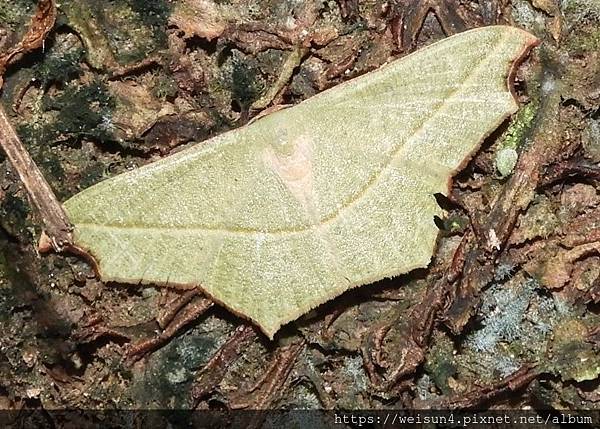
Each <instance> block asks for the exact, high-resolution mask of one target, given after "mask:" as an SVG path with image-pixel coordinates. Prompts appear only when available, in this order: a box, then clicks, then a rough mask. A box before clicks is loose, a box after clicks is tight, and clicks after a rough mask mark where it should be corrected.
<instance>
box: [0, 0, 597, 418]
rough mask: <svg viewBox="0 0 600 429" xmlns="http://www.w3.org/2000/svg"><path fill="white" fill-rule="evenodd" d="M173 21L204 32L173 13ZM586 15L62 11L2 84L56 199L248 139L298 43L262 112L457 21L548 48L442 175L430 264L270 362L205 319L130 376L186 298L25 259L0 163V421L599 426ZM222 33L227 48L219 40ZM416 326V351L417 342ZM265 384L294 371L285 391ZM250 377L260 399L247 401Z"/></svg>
mask: <svg viewBox="0 0 600 429" xmlns="http://www.w3.org/2000/svg"><path fill="white" fill-rule="evenodd" d="M36 3H37V2H36V1H35V0H14V1H2V0H0V5H1V6H2V7H0V27H1V28H0V51H1V52H7V51H8V50H9V49H10V47H12V46H14V45H15V44H17V43H18V42H19V41H20V40H21V38H22V36H23V34H24V33H25V32H26V30H27V27H28V23H29V22H30V21H31V18H32V15H33V14H34V13H35V6H36ZM109 3H110V4H109ZM179 4H188V5H189V4H191V5H200V6H202V7H204V6H205V5H206V7H207V8H208V9H207V10H209V11H210V10H211V9H212V10H217V11H218V16H216V15H212V14H196V13H195V12H194V11H193V10H191V9H190V10H191V13H187V12H186V10H184V9H178V10H174V9H175V8H174V6H177V5H179ZM552 4H554V6H558V7H559V9H560V11H559V12H556V10H554V11H553V10H552V8H550V7H547V6H548V5H552ZM405 5H409V6H410V7H404V6H405ZM432 5H434V6H435V10H436V12H433V11H432V10H431V6H432ZM599 5H600V4H599V3H598V1H597V0H561V1H558V0H549V1H548V0H545V1H543V2H540V1H537V0H536V1H534V2H531V1H529V0H501V1H497V0H473V1H469V2H465V1H458V0H402V1H390V0H368V1H356V0H337V1H336V0H326V1H321V0H218V1H213V0H189V1H188V0H185V1H184V0H181V1H177V2H175V1H168V0H111V2H94V1H92V0H89V1H88V0H85V1H84V0H81V1H77V2H74V1H66V0H65V1H61V2H60V3H59V5H58V15H57V26H56V28H54V29H53V31H52V32H51V33H50V34H49V35H48V37H47V38H46V40H45V43H44V46H45V48H44V50H38V51H36V52H31V53H29V54H28V55H27V56H26V57H24V58H23V59H22V60H21V61H18V62H15V63H14V64H13V65H12V66H10V67H9V68H8V69H7V72H6V74H5V75H4V76H3V77H4V81H5V85H4V86H3V88H2V93H1V94H0V103H2V105H3V106H4V109H5V111H6V112H7V113H8V115H9V119H10V121H11V123H12V125H13V126H14V127H15V129H16V130H17V132H18V134H19V136H20V138H21V139H22V141H23V143H24V144H25V145H26V147H27V149H28V151H29V152H30V153H31V154H32V156H33V157H34V159H35V161H36V163H37V165H38V166H39V167H40V169H41V170H42V171H43V174H44V177H46V179H47V180H48V181H49V182H50V185H51V187H52V188H53V189H54V191H55V192H56V193H57V195H58V197H59V198H60V200H61V201H64V200H66V199H68V198H69V197H71V196H73V195H75V194H76V193H78V192H80V191H81V190H83V189H86V188H88V187H90V186H92V185H94V184H96V183H99V182H101V181H103V180H106V179H107V178H110V177H114V176H116V175H118V174H120V173H122V172H125V171H130V170H133V169H135V168H137V167H139V166H142V165H145V164H149V163H151V162H153V161H155V160H157V159H161V158H163V157H165V156H166V155H167V154H168V153H174V152H176V151H178V150H180V149H182V148H184V147H185V146H186V145H187V144H188V142H201V141H202V140H204V139H207V138H209V137H212V136H213V135H215V134H220V133H223V132H225V131H227V130H230V129H232V128H237V127H239V126H242V125H244V124H245V123H247V121H248V120H249V118H252V117H253V116H255V115H256V114H257V113H258V112H252V111H249V108H250V106H252V105H253V104H254V102H256V101H257V100H260V99H262V98H263V95H264V94H267V93H270V92H271V90H272V88H273V87H274V86H277V85H278V84H279V82H280V81H281V79H280V78H281V76H282V75H283V74H284V71H285V70H284V69H285V68H286V67H287V66H286V63H287V58H289V57H290V52H292V51H293V50H295V49H296V48H297V46H298V45H297V44H298V43H303V45H301V46H300V48H302V49H304V48H305V47H306V46H309V48H308V52H306V54H305V55H304V56H303V57H302V59H301V63H300V65H299V66H297V67H295V69H294V71H293V75H292V78H291V79H290V81H289V82H287V85H285V86H283V87H280V89H279V91H278V93H277V95H276V97H275V99H274V101H273V103H274V104H286V103H287V104H297V103H298V102H300V101H302V100H304V99H307V98H308V97H310V96H312V95H314V94H316V93H318V92H321V91H323V90H324V89H326V88H329V87H332V86H334V85H336V84H338V83H340V82H343V81H346V80H349V79H351V78H353V77H355V76H358V75H361V74H364V73H365V72H368V71H370V70H374V69H376V68H378V67H379V66H381V65H382V64H384V63H386V62H389V61H392V60H393V59H395V58H400V57H402V56H404V55H407V54H408V53H410V52H411V51H413V49H417V48H420V47H423V46H427V45H429V44H431V43H433V42H435V41H438V40H440V39H442V38H444V37H446V36H450V35H451V34H453V31H454V30H453V29H457V28H460V27H461V25H462V27H463V28H477V27H481V26H483V25H491V24H494V23H503V24H508V25H513V26H518V27H520V28H523V29H526V30H527V31H529V32H531V33H532V34H535V35H536V36H537V37H538V38H540V39H541V40H542V43H541V45H540V46H539V47H538V48H537V49H535V50H533V52H532V54H531V55H530V56H529V57H528V59H527V60H526V61H525V62H524V63H523V64H522V66H521V67H520V68H519V70H518V73H517V75H516V78H515V92H516V94H517V97H518V101H519V105H520V109H519V111H518V112H517V114H515V115H513V116H512V117H511V118H510V119H508V120H507V121H506V122H505V123H504V124H503V125H501V126H500V127H499V128H498V129H497V131H496V132H494V133H493V134H492V135H490V136H489V137H488V138H487V139H486V140H485V141H484V143H483V145H482V147H481V148H480V150H478V151H477V152H476V153H475V155H474V157H473V159H472V160H471V161H470V162H469V163H468V165H466V166H465V168H464V169H463V170H462V171H461V173H460V174H458V175H457V176H456V177H455V180H454V183H453V186H452V190H451V194H450V198H451V199H452V202H448V201H445V200H444V198H440V203H441V204H442V206H443V207H444V210H445V213H444V217H443V218H441V219H438V220H437V225H438V227H440V228H441V230H442V231H441V234H440V235H439V237H438V244H437V246H436V250H435V253H434V256H433V259H432V262H431V264H430V266H429V267H428V268H427V269H420V270H414V271H412V272H411V273H410V274H407V275H402V276H398V277H394V278H393V279H387V280H383V281H381V282H378V283H377V284H373V285H370V286H368V287H359V288H355V289H353V290H351V291H348V292H347V293H345V294H343V295H342V296H340V297H338V298H336V299H333V300H331V301H329V302H328V303H326V304H324V305H322V306H320V307H318V308H317V309H315V310H314V311H311V312H309V313H308V314H307V315H305V316H303V317H301V318H300V319H298V320H297V321H295V322H292V323H289V324H288V325H287V326H286V327H284V328H283V329H282V330H281V332H280V334H279V335H277V336H276V341H272V342H271V341H268V340H266V338H265V336H264V335H261V334H257V333H255V332H254V330H253V327H252V324H250V323H246V322H245V321H244V320H241V319H240V318H237V317H234V316H232V314H231V312H229V311H228V310H226V309H225V308H223V307H222V306H220V305H213V306H211V308H210V310H209V311H207V312H206V313H205V314H204V315H203V316H200V317H198V318H197V319H196V320H195V321H193V322H191V323H189V324H187V325H186V326H185V327H184V328H183V329H181V330H179V331H178V335H176V336H175V337H172V338H168V339H167V341H166V342H163V345H162V347H160V348H158V349H155V350H154V351H153V352H152V353H148V354H146V355H145V356H143V357H142V358H141V359H139V360H137V361H136V362H135V363H133V364H132V363H131V362H130V361H129V360H128V359H127V356H128V354H129V351H130V350H131V349H132V348H135V346H137V345H138V344H140V343H142V344H143V343H144V342H145V341H146V340H148V339H154V338H164V336H163V335H164V334H165V333H168V332H171V331H172V330H173V329H174V328H173V327H172V325H174V326H175V327H177V326H179V323H178V322H181V317H180V316H182V315H181V314H178V315H177V317H175V318H174V319H172V315H173V312H174V311H176V310H177V307H178V306H177V305H175V306H173V305H172V304H173V303H175V304H177V303H181V301H182V300H183V301H186V299H184V298H186V297H187V296H188V294H190V293H191V292H194V291H195V290H194V289H191V290H187V291H176V290H171V289H169V288H164V287H157V286H151V285H145V286H144V285H127V284H119V283H114V282H108V283H104V282H102V281H100V280H99V279H98V278H97V277H96V276H95V274H94V272H93V270H92V269H91V267H90V266H89V265H88V264H87V263H86V262H85V261H84V260H83V259H80V258H77V257H72V256H66V255H57V254H53V253H50V254H45V255H39V253H38V252H37V243H38V238H39V233H40V226H41V223H40V220H39V219H38V217H37V216H36V215H35V211H33V210H32V209H31V206H30V204H29V202H28V198H27V194H26V192H25V190H24V188H23V186H22V184H21V183H20V181H19V179H18V177H17V175H16V173H15V172H14V170H13V169H12V168H11V166H10V164H9V163H8V161H7V160H6V159H5V158H2V157H3V154H2V153H1V151H0V331H1V332H2V335H1V336H0V406H1V407H2V408H8V409H13V410H16V411H17V412H18V413H19V415H20V416H23V417H25V418H27V416H31V417H32V418H33V417H35V416H38V417H39V418H38V420H37V421H35V422H33V421H32V422H30V423H29V424H27V423H26V422H25V424H21V425H20V426H19V427H29V426H33V427H41V426H42V424H41V423H45V424H47V426H48V427H57V426H60V425H61V422H60V421H58V422H57V421H50V420H48V418H49V417H50V418H51V417H52V416H53V415H55V414H54V413H52V412H49V413H48V412H46V411H47V410H52V409H86V410H96V409H103V410H115V409H120V408H138V409H139V408H142V409H144V408H161V409H164V408H193V407H194V405H195V404H197V408H198V409H216V410H219V413H220V412H221V411H222V410H227V409H231V408H233V407H235V406H239V404H240V403H242V404H243V403H244V402H246V403H257V401H258V402H259V403H262V404H265V403H269V405H268V406H269V407H270V408H278V409H282V408H283V409H292V408H322V407H326V408H330V409H339V410H350V409H375V410H378V409H389V408H393V409H398V408H402V409H423V408H446V409H447V408H451V409H454V410H456V409H460V408H464V407H474V408H485V407H489V408H497V409H515V408H516V409H521V408H524V407H527V408H530V409H535V410H537V412H538V413H540V414H542V416H540V417H542V418H543V419H544V420H545V417H546V416H543V414H544V411H543V410H551V411H554V410H556V411H563V412H564V411H565V410H582V409H592V410H597V409H600V378H599V377H596V378H595V379H593V380H592V379H591V378H592V377H595V375H596V374H597V368H598V359H599V356H600V347H599V344H600V330H599V329H598V326H599V325H600V316H599V314H600V307H599V306H598V302H600V279H599V276H600V256H599V254H598V251H597V250H594V249H593V248H591V247H590V246H587V244H590V243H597V242H598V240H600V237H599V235H598V231H600V227H599V221H598V220H599V219H600V208H599V207H600V171H599V170H600V167H598V162H600V117H599V115H598V109H599V108H600V79H599V77H600V55H599V54H598V53H599V51H598V46H600V44H599V41H600V31H599V29H600V7H599ZM103 6H106V7H103ZM540 6H542V7H544V8H545V9H547V10H549V11H550V12H546V11H544V10H542V9H539V7H540ZM450 8H452V9H453V11H452V12H454V11H456V12H457V13H452V12H448V9H450ZM197 10H200V9H197ZM428 10H429V12H428V13H427V11H428ZM423 11H425V12H423ZM423 13H426V15H425V16H423ZM215 17H216V18H217V21H215V20H214V19H215ZM203 19H204V20H205V21H204V22H203ZM182 20H187V22H182ZM440 21H441V22H443V23H442V24H440ZM83 23H87V25H83ZM221 23H225V24H226V27H227V28H226V30H225V31H224V32H223V33H222V34H221V35H219V36H217V35H216V34H217V33H218V31H220V29H219V26H220V25H221ZM461 23H462V24H461ZM403 24H407V26H406V27H404V25H403ZM175 25H182V26H184V25H185V26H186V27H185V31H187V30H188V28H189V29H190V30H192V31H196V29H199V28H203V29H216V30H218V31H216V32H215V31H213V32H212V34H205V35H204V36H205V37H215V38H214V39H212V40H211V41H208V40H207V39H205V38H202V36H200V35H199V34H196V33H193V34H191V33H189V32H188V33H184V31H181V30H180V29H179V28H177V27H176V26H175ZM90 29H95V30H93V31H92V32H90V31H89V30H90ZM444 29H446V30H444ZM149 34H151V35H152V36H153V37H152V38H151V39H149V38H148V35H149ZM190 34H191V37H190ZM302 35H304V36H305V39H302V38H301V37H300V36H302ZM90 36H94V38H92V39H90V38H89V37H90ZM299 39H300V40H299ZM413 42H414V44H415V46H414V47H413V46H412V43H413ZM407 43H408V44H407ZM139 58H142V60H141V62H140V63H137V59H139ZM96 66H102V67H98V68H97V67H96ZM506 148H513V149H515V150H516V151H517V153H518V160H517V163H516V165H515V166H514V169H513V171H512V172H511V173H510V175H509V176H507V177H502V176H501V175H500V173H499V172H498V171H497V166H496V159H497V154H498V153H499V152H500V151H502V150H504V149H506ZM498 208H500V210H498ZM515 217H516V219H515ZM505 221H507V222H505ZM490 228H492V229H494V232H495V237H496V239H497V241H496V243H497V242H501V240H505V241H504V244H503V246H501V248H500V249H499V250H497V249H496V248H493V251H494V252H495V257H494V258H491V257H490V256H489V254H488V253H487V252H488V251H487V250H485V249H487V242H488V238H489V234H488V232H489V230H490ZM582 245H583V247H582ZM481 249H484V250H483V251H481ZM578 255H579V256H578ZM465 262H468V264H469V265H468V269H461V267H462V264H463V263H465ZM448 279H449V280H451V281H453V282H454V283H450V284H448ZM463 285H467V286H469V285H471V286H473V287H468V288H465V287H463ZM561 285H562V286H561ZM465 289H466V290H467V291H470V292H471V294H467V293H465ZM439 291H441V292H439ZM473 291H474V293H473ZM200 296H201V294H200ZM465 296H466V298H467V299H466V300H465V299H464V297H465ZM196 300H199V298H196ZM457 301H460V304H461V306H462V307H461V308H463V309H464V308H466V309H469V310H470V312H471V314H472V316H471V317H470V319H469V323H467V324H466V325H464V326H462V328H460V329H457V330H454V331H453V332H452V333H450V331H449V329H448V320H449V317H448V312H447V308H448V306H449V305H451V304H453V303H456V302H457ZM191 305H192V307H195V306H196V305H197V302H195V301H193V302H191ZM452 307H454V306H453V305H452ZM193 309H194V308H192V310H193ZM432 309H433V311H432ZM436 309H437V310H436ZM459 309H460V308H459ZM184 310H185V311H183V310H182V313H183V315H185V314H188V313H189V312H188V310H186V309H184ZM416 310H419V311H416ZM192 312H193V311H192ZM166 316H168V317H166ZM170 319H172V323H170V324H168V325H166V324H165V323H166V322H165V321H166V320H170ZM422 325H426V326H429V327H432V332H431V335H429V336H423V335H421V334H420V333H421V332H422V330H421V326H422ZM453 326H456V325H455V324H454V325H453ZM163 328H165V330H163ZM453 329H454V328H453ZM157 333H158V334H160V336H158V337H157V336H156V335H158V334H157ZM301 339H305V341H306V346H305V350H304V351H303V352H301V353H299V354H297V355H296V360H295V363H294V362H292V366H293V368H292V369H291V372H289V373H288V372H287V370H288V369H289V368H290V362H289V359H288V360H287V361H285V360H284V361H283V362H278V360H280V359H281V358H282V356H283V357H286V353H280V350H281V349H284V350H283V351H284V352H285V350H289V348H285V346H286V345H288V344H290V342H294V343H295V342H296V341H298V340H301ZM288 356H289V355H288ZM420 359H421V360H420ZM273 364H274V365H273ZM517 367H518V368H519V370H518V371H517V372H513V373H511V374H510V375H509V376H508V377H505V374H507V373H509V372H510V371H512V370H514V369H515V368H517ZM532 367H535V368H536V370H535V372H532V370H531V368H532ZM270 368H274V369H273V370H270ZM273 374H275V375H276V374H283V375H286V374H288V375H287V383H284V384H281V377H279V379H275V380H273V378H274V375H273ZM532 377H533V381H532ZM260 380H263V381H264V383H263V384H266V385H263V386H258V387H257V388H255V386H254V384H255V383H256V382H257V381H260ZM576 380H583V381H576ZM192 394H194V396H195V397H196V401H192V400H191V397H192ZM244 396H246V398H244ZM32 409H40V410H41V411H40V412H39V413H34V412H32ZM97 414H98V413H97V412H93V413H92V415H91V416H90V420H91V421H93V422H95V424H98V420H97ZM136 414H137V415H138V416H142V415H143V413H136ZM175 414H177V416H173V417H175V418H173V419H171V422H169V421H167V417H168V416H167V415H166V414H164V413H161V414H160V415H161V416H162V417H163V419H162V423H161V425H162V426H167V425H168V424H169V423H170V424H171V425H172V426H180V425H181V419H180V414H179V410H177V412H176V413H175ZM571 414H573V413H572V412H571ZM553 415H557V414H553ZM105 416H106V417H107V418H106V419H104V420H103V421H102V424H103V425H104V426H115V427H117V426H118V427H123V426H131V413H125V414H119V413H114V414H113V416H114V417H119V416H121V417H122V418H121V419H120V420H119V421H114V422H110V421H109V420H110V419H109V418H108V417H110V416H109V414H108V413H107V414H106V415H105ZM154 416H155V417H157V419H158V417H159V416H158V415H154ZM198 416H199V422H198V425H200V426H206V425H207V422H206V420H205V415H204V414H202V413H200V414H198ZM291 422H292V420H290V419H287V420H286V421H285V422H284V423H280V424H278V425H279V426H282V425H283V426H285V425H288V426H289V425H290V424H292V423H291ZM148 423H149V424H152V425H157V424H159V423H158V422H148ZM140 424H142V425H145V426H148V425H146V422H142V423H140ZM310 425H311V424H310V423H308V424H307V423H306V422H305V423H304V425H303V426H310ZM315 425H318V423H315V424H312V426H315ZM77 426H89V424H85V422H82V423H81V424H79V425H77ZM214 426H217V424H215V425H214ZM221 426H225V424H222V425H221ZM301 426H302V425H301Z"/></svg>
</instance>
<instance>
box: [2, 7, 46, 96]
mask: <svg viewBox="0 0 600 429" xmlns="http://www.w3.org/2000/svg"><path fill="white" fill-rule="evenodd" d="M55 21H56V5H55V4H54V1H53V0H41V1H40V2H39V4H38V8H37V11H36V13H35V15H34V16H33V17H32V18H31V22H30V24H29V29H28V30H27V32H26V33H25V35H24V36H23V39H21V41H20V42H19V43H17V45H16V46H14V47H13V48H12V49H10V50H9V51H8V52H7V53H5V54H3V55H0V87H2V77H1V76H2V75H3V74H4V71H5V70H6V67H8V65H9V64H10V63H11V62H14V60H15V58H17V57H18V56H19V55H20V54H23V53H25V52H29V51H32V50H34V49H37V48H39V47H40V46H42V44H43V43H44V39H45V38H46V35H47V34H48V33H49V32H50V30H51V29H52V27H54V22H55Z"/></svg>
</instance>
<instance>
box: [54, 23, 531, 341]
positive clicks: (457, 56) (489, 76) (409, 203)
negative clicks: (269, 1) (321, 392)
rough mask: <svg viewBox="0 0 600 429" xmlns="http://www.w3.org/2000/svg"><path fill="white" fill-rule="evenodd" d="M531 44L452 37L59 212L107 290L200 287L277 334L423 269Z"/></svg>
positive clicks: (500, 32) (511, 36)
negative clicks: (462, 172) (460, 174)
mask: <svg viewBox="0 0 600 429" xmlns="http://www.w3.org/2000/svg"><path fill="white" fill-rule="evenodd" d="M536 44H537V39H536V38H535V37H534V36H532V35H531V34H529V33H527V32H525V31H522V30H519V29H517V28H512V27H506V26H493V27H484V28H479V29H475V30H471V31H467V32H464V33H461V34H458V35H456V36H452V37H449V38H447V39H444V40H442V41H440V42H438V43H435V44H432V45H430V46H428V47H426V48H423V49H421V50H419V51H417V52H415V53H414V54H411V55H408V56H406V57H404V58H402V59H399V60H396V61H393V62H391V63H389V64H387V65H386V66H384V67H381V68H380V69H379V70H376V71H374V72H371V73H368V74H366V75H363V76H361V77H358V78H356V79H353V80H351V81H348V82H346V83H344V84H341V85H338V86H336V87H334V88H331V89H329V90H327V91H324V92H322V93H320V94H318V95H316V96H314V97H312V98H310V99H309V100H306V101H304V102H302V103H300V104H298V105H296V106H294V107H291V108H288V109H283V110H280V111H277V112H275V113H272V114H270V115H267V116H265V117H262V118H260V119H259V120H257V121H255V122H253V123H251V124H250V125H247V126H244V127H242V128H239V129H236V130H233V131H230V132H227V133H224V134H222V135H219V136H217V137H215V138H212V139H210V140H209V141H207V142H205V143H203V144H200V145H197V146H194V147H192V148H189V149H187V150H184V151H181V152H179V153H176V154H174V155H171V156H169V157H166V158H164V159H162V160H160V161H158V162H155V163H153V164H150V165H147V166H145V167H143V168H140V169H137V170H135V171H131V172H128V173H125V174H122V175H119V176H117V177H114V178H112V179H110V180H106V181H104V182H102V183H99V184H97V185H95V186H92V187H90V188H88V189H86V190H84V191H83V192H81V193H79V194H77V195H75V196H74V197H72V198H71V199H69V200H68V201H66V202H65V203H64V207H65V209H66V212H67V214H68V217H69V219H70V221H71V222H72V224H73V225H74V231H73V235H74V240H75V244H76V245H77V246H78V247H80V248H81V249H83V250H85V251H86V252H87V253H89V254H90V255H91V256H92V257H93V258H94V259H95V261H96V263H97V269H98V272H99V274H100V276H101V278H102V279H103V280H105V281H118V282H126V283H143V284H157V285H170V286H179V287H199V288H201V289H202V290H203V291H204V292H205V293H206V294H207V295H208V296H210V297H211V298H213V299H214V300H215V301H216V302H218V303H221V304H222V305H224V306H225V307H227V308H228V309H230V310H231V311H233V312H234V313H236V314H238V315H241V316H243V317H245V318H247V319H250V320H251V321H253V322H254V323H255V324H256V325H258V326H259V327H260V328H261V329H262V331H263V332H264V333H265V334H266V335H268V336H269V337H270V338H273V336H274V335H275V333H276V332H277V331H278V330H279V328H280V327H281V326H282V325H283V324H285V323H287V322H289V321H292V320H294V319H296V318H298V317H299V316H301V315H302V314H304V313H306V312H308V311H309V310H311V309H312V308H314V307H316V306H318V305H319V304H322V303H324V302H326V301H328V300H330V299H332V298H334V297H336V296H338V295H340V294H341V293H343V292H344V291H346V290H348V289H350V288H353V287H356V286H359V285H363V284H368V283H372V282H374V281H376V280H380V279H382V278H385V277H392V276H396V275H398V274H401V273H406V272H408V271H410V270H413V269H415V268H419V267H425V266H427V264H428V263H429V261H430V258H431V255H432V253H433V250H434V245H435V241H436V236H437V228H436V226H435V224H434V216H435V215H441V214H442V210H441V209H440V207H439V206H438V205H437V204H436V201H435V198H434V194H435V193H447V191H448V186H449V182H450V179H451V177H452V175H453V174H454V173H455V172H456V171H457V170H458V169H460V168H461V166H464V165H465V163H466V161H467V160H468V159H469V158H470V157H471V155H472V154H473V153H474V151H476V150H477V148H478V147H479V145H480V143H481V141H482V140H483V139H484V138H485V137H486V136H487V135H489V134H490V132H492V131H493V130H494V129H495V128H496V127H497V126H498V125H499V124H501V123H502V122H503V121H504V120H505V119H506V118H507V117H508V116H509V115H511V114H512V113H514V112H516V111H517V108H518V105H517V103H516V101H515V99H514V97H513V95H512V94H511V91H510V85H511V83H510V82H509V81H510V79H511V74H512V73H511V72H512V70H513V69H514V68H515V64H516V63H518V61H519V60H520V59H522V58H523V57H524V56H525V55H526V54H527V52H528V51H529V49H530V48H531V47H532V46H535V45H536Z"/></svg>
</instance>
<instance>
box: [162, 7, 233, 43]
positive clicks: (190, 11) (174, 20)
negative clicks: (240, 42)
mask: <svg viewBox="0 0 600 429" xmlns="http://www.w3.org/2000/svg"><path fill="white" fill-rule="evenodd" d="M169 22H170V24H172V25H175V26H176V27H177V28H179V29H180V30H182V31H183V33H184V38H186V39H189V38H190V37H194V36H197V37H202V38H204V39H207V40H213V39H215V38H217V37H219V36H220V35H221V34H223V32H224V31H225V28H226V26H227V23H226V21H225V19H224V18H223V13H222V11H220V10H219V6H218V5H217V4H215V2H214V1H211V0H182V1H180V2H177V3H176V5H175V9H174V10H173V13H172V14H171V16H170V18H169Z"/></svg>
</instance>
